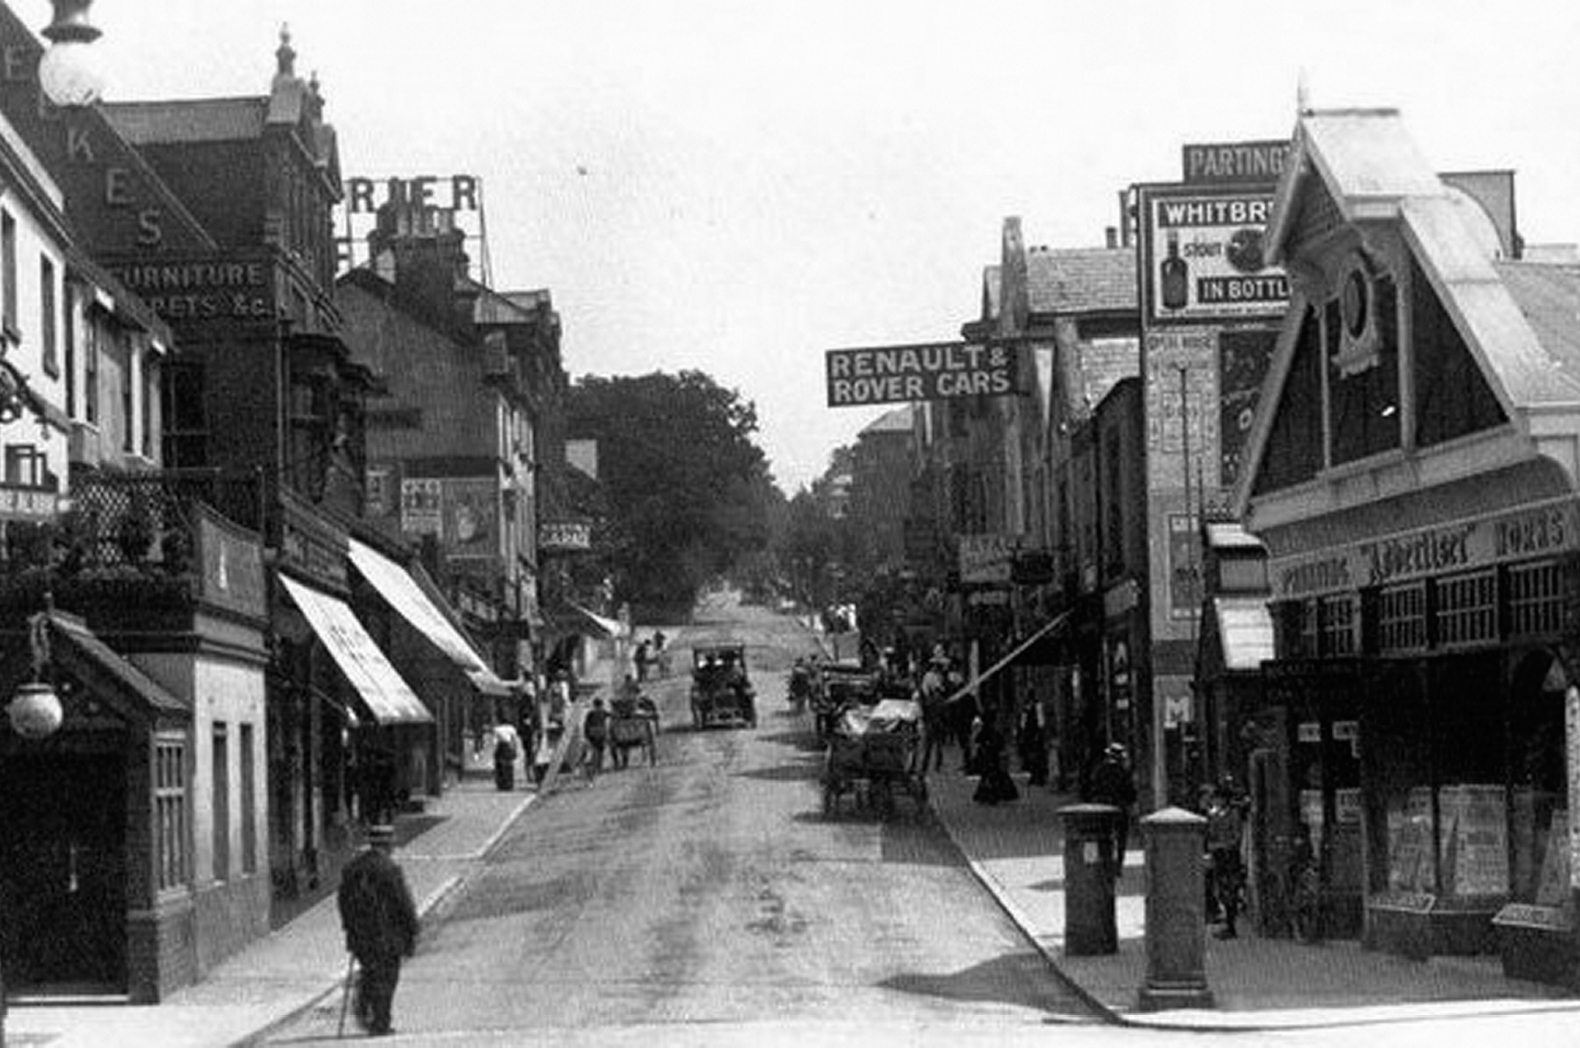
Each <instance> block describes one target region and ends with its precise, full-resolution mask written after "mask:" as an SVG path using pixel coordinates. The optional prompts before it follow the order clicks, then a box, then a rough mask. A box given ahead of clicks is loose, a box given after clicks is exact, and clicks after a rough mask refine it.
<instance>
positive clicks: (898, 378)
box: [827, 342, 1022, 408]
mask: <svg viewBox="0 0 1580 1048" xmlns="http://www.w3.org/2000/svg"><path fill="white" fill-rule="evenodd" d="M1019 359H1020V358H1019V354H1017V353H1016V351H1015V348H1014V347H1013V346H1005V345H981V344H977V343H972V342H929V343H923V344H919V345H907V346H871V347H867V348H863V349H831V350H829V351H828V353H827V367H828V406H829V407H831V408H843V407H863V406H866V405H869V404H908V403H912V402H915V401H920V400H949V399H952V398H956V397H994V396H1009V395H1011V394H1016V393H1020V392H1022V389H1021V378H1020V367H1019Z"/></svg>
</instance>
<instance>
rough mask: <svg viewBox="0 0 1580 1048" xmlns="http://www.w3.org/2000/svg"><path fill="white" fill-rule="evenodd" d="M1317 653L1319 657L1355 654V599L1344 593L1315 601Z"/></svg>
mask: <svg viewBox="0 0 1580 1048" xmlns="http://www.w3.org/2000/svg"><path fill="white" fill-rule="evenodd" d="M1317 623H1318V627H1317V628H1318V634H1319V635H1318V637H1317V652H1318V654H1320V655H1353V654H1354V653H1355V598H1354V596H1353V595H1351V594H1348V593H1345V594H1341V595H1339V596H1337V597H1323V598H1321V599H1320V600H1318V601H1317Z"/></svg>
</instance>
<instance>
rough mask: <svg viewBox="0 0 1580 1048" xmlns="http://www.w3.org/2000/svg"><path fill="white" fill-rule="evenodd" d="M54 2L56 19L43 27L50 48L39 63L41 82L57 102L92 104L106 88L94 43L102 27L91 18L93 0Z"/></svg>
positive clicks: (44, 90) (53, 0)
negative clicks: (89, 15) (89, 14)
mask: <svg viewBox="0 0 1580 1048" xmlns="http://www.w3.org/2000/svg"><path fill="white" fill-rule="evenodd" d="M52 2H53V4H54V7H55V20H54V21H52V22H51V23H50V24H49V25H47V26H45V27H44V30H43V32H44V37H45V39H47V40H48V41H49V49H48V50H47V51H45V52H44V57H43V58H42V59H40V60H39V63H38V86H39V88H40V89H42V90H43V92H44V94H45V96H46V97H48V98H49V100H50V101H51V102H54V103H55V104H56V105H58V106H86V105H92V104H93V103H94V102H97V101H98V100H99V95H100V94H101V93H102V92H103V91H104V79H103V76H102V75H101V74H100V72H99V69H98V62H97V61H95V59H94V55H93V47H92V44H93V42H94V41H95V40H97V39H98V38H99V29H98V27H96V26H94V25H93V24H92V23H90V22H89V21H88V8H90V7H92V6H93V0H52Z"/></svg>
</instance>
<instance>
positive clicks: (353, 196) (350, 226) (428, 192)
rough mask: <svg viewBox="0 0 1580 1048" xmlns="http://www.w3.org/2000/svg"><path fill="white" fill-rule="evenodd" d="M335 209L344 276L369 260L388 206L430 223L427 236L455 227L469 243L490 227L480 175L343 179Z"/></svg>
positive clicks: (338, 246)
mask: <svg viewBox="0 0 1580 1048" xmlns="http://www.w3.org/2000/svg"><path fill="white" fill-rule="evenodd" d="M342 189H343V194H342V197H341V200H340V202H339V203H338V204H336V205H335V211H336V212H337V214H336V226H337V228H338V229H339V231H340V233H339V235H338V236H337V237H336V238H335V250H336V254H337V255H338V256H339V257H338V261H339V263H340V267H341V272H344V271H345V270H346V269H349V268H352V267H354V266H357V265H360V264H362V263H364V262H366V261H367V240H368V233H369V232H370V231H372V229H373V228H374V226H375V225H376V223H377V219H378V211H379V208H380V207H383V206H384V205H386V204H389V205H397V206H405V207H408V208H411V209H413V211H414V212H415V213H416V214H417V215H418V216H419V217H418V218H417V221H419V222H425V223H428V224H429V227H430V228H429V232H441V231H444V230H447V229H453V230H455V231H456V232H459V233H460V234H461V235H462V236H464V237H465V238H466V239H468V240H480V239H482V236H483V231H484V230H485V229H486V228H487V223H486V222H485V221H484V215H483V180H482V179H481V178H479V177H478V176H477V175H426V174H419V175H394V176H390V175H384V176H379V177H370V176H366V175H356V176H353V177H351V178H347V179H345V181H344V183H343V185H342Z"/></svg>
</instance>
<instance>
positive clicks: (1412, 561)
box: [1268, 499, 1580, 600]
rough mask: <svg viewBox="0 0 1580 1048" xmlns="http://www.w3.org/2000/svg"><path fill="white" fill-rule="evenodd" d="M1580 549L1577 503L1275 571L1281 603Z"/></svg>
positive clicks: (1382, 541) (1303, 558) (1333, 552)
mask: <svg viewBox="0 0 1580 1048" xmlns="http://www.w3.org/2000/svg"><path fill="white" fill-rule="evenodd" d="M1575 549H1580V504H1576V503H1575V502H1574V501H1572V500H1569V499H1563V500H1559V501H1555V502H1547V503H1542V504H1539V505H1536V506H1526V507H1522V508H1520V509H1516V510H1513V511H1511V512H1505V513H1499V514H1494V515H1491V516H1484V517H1477V518H1473V519H1467V520H1461V521H1456V522H1454V523H1452V524H1442V525H1438V526H1435V527H1430V528H1418V529H1416V530H1414V531H1405V532H1400V533H1398V534H1395V535H1387V536H1383V537H1381V538H1376V539H1367V540H1365V541H1362V542H1356V543H1353V544H1351V545H1349V546H1342V547H1335V548H1330V549H1326V550H1320V551H1317V552H1312V553H1304V554H1300V555H1298V556H1293V557H1280V558H1277V559H1275V560H1273V561H1271V562H1269V564H1268V576H1269V578H1270V580H1271V582H1272V584H1273V596H1274V599H1276V600H1289V599H1293V598H1299V597H1308V596H1315V595H1317V594H1322V593H1339V592H1347V591H1351V590H1358V589H1365V588H1367V587H1370V586H1382V585H1387V584H1389V583H1393V582H1406V581H1409V580H1411V579H1418V578H1425V577H1427V576H1431V575H1437V574H1440V573H1443V572H1460V571H1466V570H1473V569H1476V568H1483V567H1490V566H1492V565H1494V564H1501V563H1505V562H1508V561H1514V560H1525V559H1529V558H1533V557H1543V556H1549V555H1554V554H1559V553H1567V552H1570V551H1572V550H1575Z"/></svg>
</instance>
